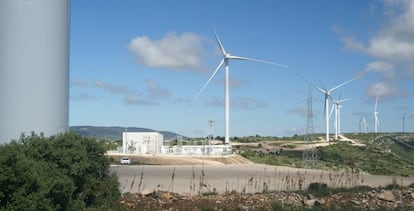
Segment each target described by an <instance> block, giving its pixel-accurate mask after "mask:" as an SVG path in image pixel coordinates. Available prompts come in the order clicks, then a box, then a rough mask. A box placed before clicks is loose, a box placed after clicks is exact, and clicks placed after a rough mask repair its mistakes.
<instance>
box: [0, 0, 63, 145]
mask: <svg viewBox="0 0 414 211" xmlns="http://www.w3.org/2000/svg"><path fill="white" fill-rule="evenodd" d="M69 36H70V0H38V1H36V0H0V101H1V106H0V117H1V118H0V144H2V143H7V142H9V141H11V140H12V139H18V138H19V137H20V135H21V134H24V133H30V132H35V133H38V134H39V133H43V134H44V135H45V136H50V135H54V134H57V133H61V132H66V131H68V130H69V40H70V39H69Z"/></svg>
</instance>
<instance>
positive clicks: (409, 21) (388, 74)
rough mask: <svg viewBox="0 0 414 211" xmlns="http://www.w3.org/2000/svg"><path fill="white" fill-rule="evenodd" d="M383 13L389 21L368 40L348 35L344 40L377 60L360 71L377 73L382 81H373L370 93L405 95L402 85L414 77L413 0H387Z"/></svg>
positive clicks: (349, 47)
mask: <svg viewBox="0 0 414 211" xmlns="http://www.w3.org/2000/svg"><path fill="white" fill-rule="evenodd" d="M383 5H384V7H383V8H384V11H383V12H384V13H383V15H384V16H385V17H386V20H388V22H387V23H386V24H385V25H384V26H382V27H381V28H379V29H378V31H377V32H376V33H375V34H373V35H372V36H371V37H370V38H368V40H367V41H366V43H364V42H361V41H357V40H355V39H353V38H350V37H346V38H343V39H342V41H343V43H344V46H345V48H346V49H348V50H352V51H358V52H362V53H365V54H367V55H369V56H371V57H373V58H374V59H375V60H376V61H374V62H371V63H369V64H367V65H366V67H365V69H364V70H363V71H361V72H359V73H358V74H357V77H362V76H365V75H367V74H368V73H378V74H380V75H381V76H382V79H381V81H377V82H375V83H373V84H370V85H369V86H368V87H367V89H366V93H365V94H366V95H368V96H382V97H383V99H384V98H385V99H392V98H395V97H401V96H404V95H405V94H404V92H403V91H402V90H401V89H400V88H399V86H400V85H401V84H402V83H403V82H404V80H407V79H412V78H414V0H384V1H383Z"/></svg>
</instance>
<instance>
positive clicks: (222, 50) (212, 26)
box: [210, 23, 227, 56]
mask: <svg viewBox="0 0 414 211" xmlns="http://www.w3.org/2000/svg"><path fill="white" fill-rule="evenodd" d="M210 24H211V28H212V29H213V32H214V35H215V36H216V41H217V43H218V44H219V46H220V50H221V53H223V55H224V56H225V55H226V54H227V52H226V50H225V49H224V47H223V44H221V41H220V38H219V36H218V35H217V32H216V28H214V25H213V23H210Z"/></svg>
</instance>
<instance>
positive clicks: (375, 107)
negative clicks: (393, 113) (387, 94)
mask: <svg viewBox="0 0 414 211" xmlns="http://www.w3.org/2000/svg"><path fill="white" fill-rule="evenodd" d="M377 104H378V96H377V98H375V106H374V112H377Z"/></svg>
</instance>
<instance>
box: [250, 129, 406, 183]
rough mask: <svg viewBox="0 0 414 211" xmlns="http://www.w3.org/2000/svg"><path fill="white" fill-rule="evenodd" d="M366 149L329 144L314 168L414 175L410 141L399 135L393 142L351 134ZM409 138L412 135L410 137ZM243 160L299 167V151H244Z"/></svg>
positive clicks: (374, 136) (320, 154)
mask: <svg viewBox="0 0 414 211" xmlns="http://www.w3.org/2000/svg"><path fill="white" fill-rule="evenodd" d="M347 137H349V138H353V139H358V140H361V141H362V142H364V143H366V146H352V145H349V144H347V143H336V144H331V145H330V146H327V147H320V148H318V155H319V161H318V168H350V169H356V170H361V171H364V172H367V173H370V174H376V175H401V176H414V138H404V137H403V136H401V135H393V137H397V140H399V141H398V142H397V141H393V140H392V139H391V138H390V136H388V135H382V136H378V135H375V134H352V135H347ZM411 137H412V136H411ZM242 155H243V156H244V157H246V158H248V159H250V160H252V161H253V162H256V163H265V164H270V165H282V166H294V167H300V166H301V162H302V153H301V152H283V153H282V154H281V155H267V154H258V155H256V154H255V153H253V152H244V153H243V154H242Z"/></svg>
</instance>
